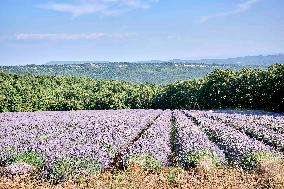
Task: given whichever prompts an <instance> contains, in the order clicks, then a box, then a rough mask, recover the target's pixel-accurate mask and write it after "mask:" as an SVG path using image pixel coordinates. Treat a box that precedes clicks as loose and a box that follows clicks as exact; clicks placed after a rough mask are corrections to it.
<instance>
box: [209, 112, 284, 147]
mask: <svg viewBox="0 0 284 189" xmlns="http://www.w3.org/2000/svg"><path fill="white" fill-rule="evenodd" d="M206 116H207V117H212V118H215V119H218V120H220V121H221V122H223V123H227V124H228V125H230V126H232V127H234V128H235V129H238V130H240V131H242V132H245V133H247V134H248V135H250V136H252V137H255V138H257V139H258V140H262V141H264V142H265V143H267V144H270V145H273V146H275V147H276V148H278V149H279V150H281V151H283V150H284V135H282V134H280V133H279V132H276V131H274V130H272V129H269V128H267V127H265V126H263V124H258V122H254V121H249V119H248V120H246V119H243V117H242V116H238V115H227V114H223V113H208V112H207V113H206Z"/></svg>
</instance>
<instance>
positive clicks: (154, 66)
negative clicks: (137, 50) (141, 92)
mask: <svg viewBox="0 0 284 189" xmlns="http://www.w3.org/2000/svg"><path fill="white" fill-rule="evenodd" d="M187 65H190V66H187ZM215 67H218V68H223V69H226V68H231V69H234V70H239V69H241V68H242V67H243V66H240V65H214V64H203V63H198V64H195V63H173V62H165V63H151V64H149V63H127V62H121V63H117V62H113V63H92V64H90V63H85V64H73V65H68V64H66V65H26V66H0V70H3V71H5V72H8V73H15V74H33V75H53V76H76V77H91V78H93V79H98V80H124V81H130V82H135V83H144V84H147V83H151V84H167V83H172V82H175V81H178V80H189V79H196V78H201V77H204V76H205V75H206V74H208V73H210V72H211V71H213V70H214V69H215Z"/></svg>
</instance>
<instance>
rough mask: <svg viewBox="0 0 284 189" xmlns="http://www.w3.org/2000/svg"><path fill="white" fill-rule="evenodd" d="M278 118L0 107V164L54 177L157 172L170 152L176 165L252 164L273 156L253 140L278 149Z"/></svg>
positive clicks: (280, 140)
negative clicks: (133, 169)
mask: <svg viewBox="0 0 284 189" xmlns="http://www.w3.org/2000/svg"><path fill="white" fill-rule="evenodd" d="M258 117H259V119H260V120H258V119H257V118H258ZM264 120H266V121H264ZM283 120H284V118H283V116H279V115H278V116H268V115H240V114H238V115H237V114H222V113H214V112H212V111H186V110H185V111H179V110H174V111H171V110H164V111H163V110H107V111H106V110H96V111H70V112H22V113H0V166H6V165H8V164H9V163H11V162H13V161H14V162H28V163H31V164H33V165H36V166H37V165H38V167H43V173H44V175H46V174H47V175H48V174H52V175H53V177H54V178H59V179H60V178H69V177H70V176H71V177H73V176H74V174H75V175H77V174H81V173H82V172H84V173H87V174H89V173H93V172H96V171H97V170H101V169H105V168H113V167H114V166H115V165H117V164H118V162H119V163H122V164H123V165H124V166H125V167H127V166H129V165H130V164H139V165H141V167H142V168H145V169H148V170H149V169H150V170H151V169H152V170H157V169H160V167H161V166H169V165H172V160H173V159H172V157H173V154H175V155H176V157H177V158H176V160H177V161H178V162H179V164H180V165H182V166H185V165H186V164H192V165H196V164H197V163H198V161H200V160H202V158H203V157H206V158H208V157H209V158H210V159H211V160H212V163H214V164H218V163H223V162H226V158H225V155H224V154H226V156H227V158H229V159H230V160H231V161H232V162H235V163H236V164H238V165H240V164H242V165H243V166H244V167H254V165H257V164H258V163H259V162H260V161H261V160H260V159H264V158H266V157H276V156H278V155H279V153H277V152H276V151H275V150H274V149H273V147H270V146H267V145H265V144H264V143H263V142H261V141H259V140H262V141H264V142H266V143H271V144H273V145H274V146H278V147H280V148H282V147H283V133H282V130H281V128H282V126H283V124H282V123H284V121H283ZM269 124H270V125H269ZM247 134H249V135H247ZM251 136H254V137H257V138H258V139H259V140H256V139H254V138H251ZM31 152H32V153H31ZM255 154H257V155H255ZM261 154H265V155H261ZM267 154H269V155H267ZM37 155H40V156H37ZM39 157H40V158H39ZM43 164H44V165H43Z"/></svg>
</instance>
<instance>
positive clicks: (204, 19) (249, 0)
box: [198, 0, 260, 23]
mask: <svg viewBox="0 0 284 189" xmlns="http://www.w3.org/2000/svg"><path fill="white" fill-rule="evenodd" d="M258 2H260V0H247V1H245V2H243V3H240V4H238V5H237V7H236V8H235V9H233V10H230V11H227V12H220V13H217V14H214V15H209V16H203V17H201V18H200V19H199V20H198V21H199V22H200V23H204V22H207V21H208V20H210V19H213V18H217V17H224V16H229V15H234V14H239V13H242V12H245V11H248V10H249V9H250V8H251V7H252V6H253V5H254V4H256V3H258Z"/></svg>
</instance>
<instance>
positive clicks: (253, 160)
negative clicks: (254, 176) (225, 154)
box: [241, 151, 279, 170]
mask: <svg viewBox="0 0 284 189" xmlns="http://www.w3.org/2000/svg"><path fill="white" fill-rule="evenodd" d="M278 160H279V157H277V156H274V155H273V154H271V153H269V152H263V151H256V152H251V153H248V154H246V155H245V156H244V157H243V158H242V160H241V165H242V167H243V168H244V169H246V170H253V169H255V168H257V167H259V166H260V164H261V163H262V162H264V161H270V162H274V163H277V162H278Z"/></svg>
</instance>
